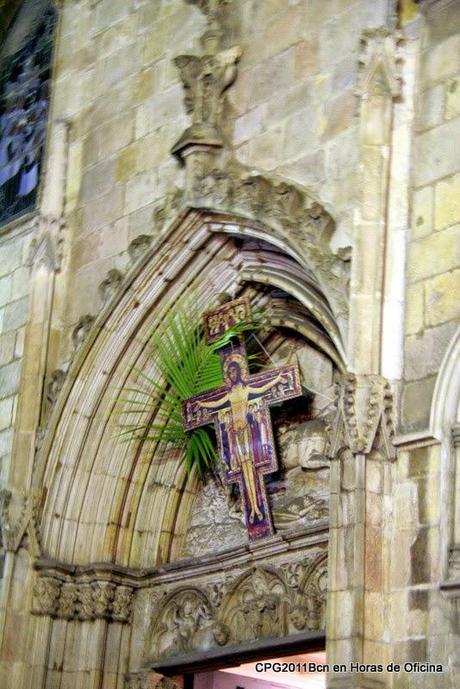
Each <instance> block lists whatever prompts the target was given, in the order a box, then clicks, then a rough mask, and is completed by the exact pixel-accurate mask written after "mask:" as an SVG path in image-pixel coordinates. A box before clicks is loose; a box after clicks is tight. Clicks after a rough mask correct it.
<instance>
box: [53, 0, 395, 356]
mask: <svg viewBox="0 0 460 689" xmlns="http://www.w3.org/2000/svg"><path fill="white" fill-rule="evenodd" d="M326 5H327V6H326ZM386 5H387V3H386V2H383V0H382V1H381V2H379V3H373V4H372V7H370V6H369V3H367V2H364V0H359V1H356V2H348V1H346V0H334V2H333V7H332V6H331V3H327V4H325V3H319V2H318V3H312V2H303V1H300V0H299V1H297V2H289V3H286V2H285V1H284V0H276V1H271V2H263V3H260V2H256V1H254V0H235V1H234V2H233V3H232V6H231V9H229V10H228V12H229V13H230V14H229V16H228V18H227V21H228V27H227V28H228V32H227V34H226V39H225V40H226V42H227V43H228V44H229V45H235V44H238V45H240V46H241V47H242V49H243V53H242V57H241V60H240V64H239V73H238V77H237V79H236V82H235V84H234V85H233V86H232V89H230V91H229V95H228V97H227V102H226V105H225V108H226V117H225V120H226V122H227V125H226V129H227V131H226V135H227V138H228V141H229V143H230V144H231V145H233V147H234V149H235V154H236V157H237V158H238V160H239V161H241V162H242V163H244V164H247V165H248V166H251V167H253V168H254V169H257V170H260V171H269V172H271V173H274V174H275V175H279V176H283V177H284V178H288V179H291V180H293V181H294V182H297V183H300V184H302V185H305V186H306V187H308V188H310V189H311V190H312V191H313V192H314V193H316V194H317V195H318V196H319V197H320V198H321V200H322V201H323V202H324V203H326V205H327V206H329V207H330V208H331V210H332V211H333V213H334V215H335V217H336V219H337V223H338V232H337V233H336V236H335V239H334V242H335V244H336V245H340V244H342V245H343V244H347V243H349V242H350V239H349V237H350V235H351V225H352V209H353V206H354V203H355V195H356V190H355V188H354V185H353V181H354V180H355V179H356V175H357V151H358V147H357V131H358V125H357V118H356V115H357V107H358V103H357V99H356V97H355V94H354V89H355V82H356V75H357V70H358V54H359V50H360V39H359V37H360V34H361V31H362V29H364V28H365V27H366V26H368V25H378V24H381V23H382V22H384V20H385V17H386ZM204 26H205V18H204V16H203V14H202V13H201V12H200V11H199V10H198V8H197V7H196V6H193V4H192V3H185V2H184V1H183V0H169V1H168V2H166V1H165V0H163V1H162V2H159V1H157V2H147V1H145V0H137V1H136V2H135V1H134V0H131V1H130V2H126V1H125V0H111V1H110V2H109V1H108V0H101V1H100V2H98V3H94V2H89V0H86V1H83V2H80V3H78V5H77V6H76V5H75V4H73V3H65V5H64V9H63V12H62V22H61V30H60V38H59V39H58V45H57V64H56V80H55V85H54V111H53V116H54V119H60V118H66V119H68V120H69V121H70V122H71V134H70V148H69V165H68V184H67V206H66V211H67V215H68V223H69V226H70V231H71V235H72V253H71V263H70V272H71V275H72V283H73V284H72V288H71V290H70V298H69V309H68V319H69V323H68V331H69V332H70V330H71V326H73V325H74V324H75V323H76V322H77V321H78V319H79V317H80V316H81V315H82V314H85V313H95V312H96V311H97V308H98V307H99V306H100V301H99V299H100V298H99V294H98V285H99V284H100V283H101V282H102V281H103V280H104V278H105V277H106V275H107V273H108V271H109V270H111V269H114V268H116V269H118V270H120V271H121V272H126V271H127V270H128V268H129V257H128V254H127V247H128V245H129V243H130V242H131V241H132V240H133V239H134V238H136V237H137V236H139V235H142V234H147V235H152V234H155V233H156V232H158V228H156V227H155V221H154V211H155V208H156V207H157V206H158V205H159V204H161V203H162V201H163V200H164V198H165V196H166V194H167V193H170V192H171V191H173V190H174V189H175V188H176V187H183V185H184V172H183V168H182V167H181V166H180V164H179V162H178V161H177V160H176V159H175V158H174V157H172V156H171V154H170V149H171V147H172V146H173V144H174V143H175V142H176V141H177V139H178V137H179V136H180V134H181V133H182V131H183V130H184V128H185V127H186V126H187V124H188V123H189V118H188V117H187V116H186V114H185V109H184V105H183V90H182V85H181V83H180V81H179V73H178V70H177V69H176V67H175V66H174V64H173V61H172V60H173V58H174V57H175V56H177V55H179V54H187V53H194V54H200V53H201V51H202V49H201V46H200V44H199V37H200V36H201V34H202V33H203V29H204ZM63 358H64V359H65V358H68V352H63Z"/></svg>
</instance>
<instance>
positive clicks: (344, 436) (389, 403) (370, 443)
mask: <svg viewBox="0 0 460 689" xmlns="http://www.w3.org/2000/svg"><path fill="white" fill-rule="evenodd" d="M336 392H337V400H336V409H337V411H336V415H335V419H334V422H333V424H332V426H331V428H330V429H329V431H330V443H329V448H328V454H329V456H330V457H335V456H337V454H338V452H339V450H340V449H341V448H343V447H345V448H349V450H350V451H351V452H352V453H353V454H358V453H364V454H368V453H369V452H370V451H371V450H372V449H373V447H374V446H375V443H376V442H378V444H379V447H380V449H381V451H382V452H383V454H384V456H385V457H386V458H387V459H390V460H393V459H394V458H395V449H394V446H393V436H394V424H393V393H392V390H391V387H390V385H389V383H388V381H386V380H385V379H384V378H382V376H378V375H355V374H353V373H348V374H346V375H344V376H342V377H341V379H340V380H339V382H338V383H337V386H336Z"/></svg>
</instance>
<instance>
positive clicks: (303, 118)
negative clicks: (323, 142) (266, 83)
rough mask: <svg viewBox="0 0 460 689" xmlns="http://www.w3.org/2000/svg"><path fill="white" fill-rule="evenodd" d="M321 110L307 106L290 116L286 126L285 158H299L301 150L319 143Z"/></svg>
mask: <svg viewBox="0 0 460 689" xmlns="http://www.w3.org/2000/svg"><path fill="white" fill-rule="evenodd" d="M318 125H319V112H318V110H317V108H315V107H312V108H307V109H304V110H300V111H298V112H296V113H294V114H293V115H292V116H291V117H288V118H287V120H286V122H285V126H284V145H283V153H284V156H285V158H287V159H289V158H294V159H295V158H298V157H299V154H300V152H301V151H305V150H306V149H309V148H313V147H314V146H315V145H317V143H318Z"/></svg>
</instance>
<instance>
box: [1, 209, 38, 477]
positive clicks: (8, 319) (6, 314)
mask: <svg viewBox="0 0 460 689" xmlns="http://www.w3.org/2000/svg"><path fill="white" fill-rule="evenodd" d="M31 231H32V227H31V222H25V223H21V224H20V225H18V226H16V227H14V228H11V229H10V230H8V231H5V232H4V233H3V234H1V235H0V488H1V487H2V486H4V485H5V484H6V482H7V478H8V471H9V459H10V454H11V447H12V442H13V424H14V419H15V413H16V406H17V393H18V391H19V382H20V376H21V358H22V353H23V347H24V333H25V324H26V322H27V315H28V294H29V274H30V268H29V265H28V254H29V247H30V239H31Z"/></svg>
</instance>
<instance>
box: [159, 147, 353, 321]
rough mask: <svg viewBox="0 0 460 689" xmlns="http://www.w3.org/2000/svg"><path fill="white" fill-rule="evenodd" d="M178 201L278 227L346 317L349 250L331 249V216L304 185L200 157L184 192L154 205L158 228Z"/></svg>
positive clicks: (174, 215) (338, 313) (161, 228)
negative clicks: (210, 164) (204, 159)
mask: <svg viewBox="0 0 460 689" xmlns="http://www.w3.org/2000/svg"><path fill="white" fill-rule="evenodd" d="M214 162H215V161H214ZM182 204H183V205H182ZM181 205H182V207H183V208H184V207H185V206H189V207H191V208H200V209H209V210H210V211H212V212H214V213H222V214H225V215H227V216H233V217H235V220H236V221H238V219H239V218H247V219H249V220H252V221H254V222H257V223H263V224H264V225H266V226H268V227H269V228H273V229H274V230H278V231H279V232H280V233H282V234H283V235H285V236H286V238H287V240H288V241H289V243H290V244H291V245H292V246H293V247H295V248H296V249H297V250H298V251H299V253H300V254H301V255H302V257H303V258H304V259H305V261H306V262H307V263H308V265H309V266H310V268H311V270H312V271H313V272H314V273H315V274H316V275H317V276H318V279H319V281H320V284H321V286H322V288H323V289H324V291H325V294H326V297H327V298H328V300H329V302H330V305H331V308H332V311H333V313H334V315H335V316H336V318H337V319H339V320H340V319H341V318H343V319H346V318H347V317H348V293H349V280H350V252H349V251H348V250H346V249H340V250H339V251H338V252H337V253H336V254H334V253H333V252H332V251H331V250H330V248H329V240H330V238H331V236H332V234H333V232H334V229H335V222H334V220H333V218H332V216H331V215H330V214H329V213H328V211H327V210H326V209H325V208H324V207H323V206H322V205H321V204H320V203H318V201H317V200H316V199H314V198H313V197H312V196H310V195H309V194H308V193H307V192H306V191H305V190H303V189H301V188H300V187H298V186H296V185H294V184H291V183H287V182H284V181H281V180H275V179H271V178H269V177H268V176H265V175H260V174H256V173H254V172H253V171H251V170H249V168H245V167H244V166H243V165H240V164H239V163H237V162H236V161H230V162H228V163H226V164H225V166H224V167H219V166H218V165H216V166H211V168H209V167H208V166H207V165H206V164H205V163H204V162H203V161H199V160H198V161H197V164H196V165H195V167H194V174H193V180H192V183H191V186H189V188H188V190H187V194H186V197H185V198H183V197H182V196H181V195H180V193H178V191H177V190H176V191H175V192H173V193H172V194H171V195H169V196H168V197H167V198H166V202H165V203H164V204H162V205H159V206H158V207H157V208H156V210H155V213H154V217H155V225H156V229H157V230H158V231H159V232H162V233H163V232H166V231H167V227H168V225H169V224H170V223H172V222H173V219H174V218H177V214H178V211H179V208H180V207H181Z"/></svg>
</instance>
